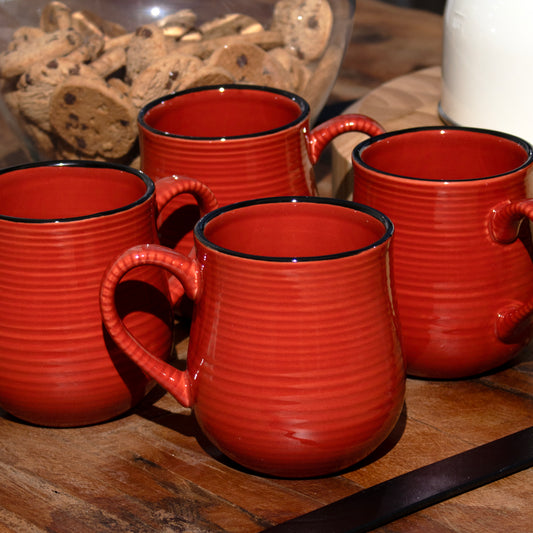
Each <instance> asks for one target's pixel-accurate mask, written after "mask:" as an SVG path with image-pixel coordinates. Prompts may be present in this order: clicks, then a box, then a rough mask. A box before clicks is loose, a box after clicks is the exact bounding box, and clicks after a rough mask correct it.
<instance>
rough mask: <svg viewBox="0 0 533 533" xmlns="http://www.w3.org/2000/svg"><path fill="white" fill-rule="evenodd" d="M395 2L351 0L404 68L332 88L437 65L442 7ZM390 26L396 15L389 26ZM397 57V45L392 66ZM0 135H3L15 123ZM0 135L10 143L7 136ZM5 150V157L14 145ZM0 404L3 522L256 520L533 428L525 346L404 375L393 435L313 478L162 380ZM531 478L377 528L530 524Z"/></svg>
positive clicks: (129, 525) (36, 527)
mask: <svg viewBox="0 0 533 533" xmlns="http://www.w3.org/2000/svg"><path fill="white" fill-rule="evenodd" d="M398 9H399V8H389V6H385V5H384V4H381V3H380V2H376V1H373V0H366V1H364V0H358V10H359V11H358V13H359V20H364V21H365V23H364V24H365V25H364V31H363V32H362V34H360V35H367V37H368V39H367V44H368V46H367V48H366V49H367V51H368V50H369V49H370V50H372V49H373V47H374V48H375V47H377V46H378V45H379V48H380V49H382V52H381V55H380V56H379V57H380V58H381V61H382V64H383V65H384V66H385V65H387V64H390V62H389V61H388V60H384V58H383V56H386V57H388V58H389V59H390V58H392V57H393V56H394V54H395V51H398V42H400V43H404V46H403V52H402V53H403V54H404V55H405V58H406V59H405V60H403V65H404V71H403V72H397V71H394V72H390V73H389V74H387V73H385V70H386V69H384V68H383V69H380V68H376V70H375V71H374V73H375V74H374V77H372V76H371V75H370V74H364V73H363V71H362V70H361V69H360V68H359V67H356V66H353V67H352V68H353V71H352V74H350V61H351V60H350V59H348V60H347V61H345V63H344V65H343V71H342V73H341V76H340V78H339V86H338V87H337V90H336V91H334V93H333V96H332V97H333V99H335V98H336V97H337V96H338V95H339V94H344V95H345V94H346V93H349V94H350V95H353V94H356V93H358V91H359V92H361V94H358V96H357V97H358V98H359V97H361V96H365V95H368V97H369V98H370V96H369V95H371V94H375V92H374V91H373V89H374V88H376V87H379V86H381V85H382V84H383V83H384V82H387V81H388V80H389V79H392V78H396V77H397V76H401V75H403V74H406V73H408V72H411V71H412V70H413V68H418V67H429V66H432V64H435V63H432V62H430V61H429V60H428V61H425V60H426V59H428V57H427V56H426V55H424V61H422V59H421V56H417V54H416V53H415V52H413V54H411V55H410V54H408V53H407V52H406V50H407V49H412V50H415V51H416V50H419V49H420V47H422V46H425V50H426V51H428V50H430V49H432V47H433V49H437V48H438V44H437V43H436V41H435V40H432V41H431V42H432V43H433V45H432V46H430V45H429V44H428V43H426V44H425V45H423V44H422V43H421V42H419V40H418V39H419V37H420V36H426V37H427V35H429V34H430V33H431V34H432V35H438V27H437V26H438V25H439V18H438V17H435V18H434V17H433V16H429V17H428V14H427V13H423V12H416V11H415V12H413V11H410V10H401V11H398ZM399 14H402V16H403V18H402V17H399ZM417 20H418V21H419V22H420V25H417V23H416V21H417ZM406 21H408V22H406ZM428 24H432V26H431V27H432V28H433V32H431V31H430V29H428V28H429V26H428ZM355 28H357V17H356V25H355ZM387 28H393V30H391V33H387V32H388V31H389V30H388V29H387ZM405 28H408V29H409V32H408V33H405V31H407V30H406V29H405ZM415 28H416V29H418V30H419V31H418V32H417V31H415ZM400 30H401V31H400ZM357 33H358V32H357V31H356V32H355V35H356V42H355V44H354V45H353V47H352V48H350V50H349V53H348V55H347V57H348V58H350V57H355V56H357V64H358V65H360V64H361V62H362V63H365V60H364V58H363V57H361V55H360V53H361V50H362V49H363V48H364V47H363V46H362V45H361V41H357V39H359V37H357ZM374 35H381V38H380V39H377V38H375V37H374ZM411 37H413V39H412V41H411V40H409V39H410V38H411ZM361 38H362V37H361ZM385 42H389V45H390V46H389V48H387V47H386V46H385V45H384V44H383V43H385ZM389 52H390V55H388V54H389ZM400 55H401V54H400ZM413 58H414V59H413ZM354 61H355V60H354ZM368 61H369V62H370V61H371V59H369V60H368ZM401 61H402V58H401V57H398V62H396V63H395V66H396V68H399V64H400V62H401ZM353 64H354V65H355V63H353ZM377 66H378V67H379V65H377ZM350 76H353V79H354V80H362V79H365V80H367V81H368V84H367V86H366V90H364V88H363V85H364V84H360V83H359V82H357V81H356V82H354V83H353V84H350V83H349V82H347V80H349V79H350ZM383 76H384V77H385V78H384V79H383ZM387 77H388V78H387ZM350 91H353V92H350ZM343 99H344V96H341V97H340V98H339V100H343ZM347 100H350V97H348V98H347ZM0 130H1V129H0ZM2 135H3V136H5V139H9V131H7V130H5V129H4V130H3V133H2ZM0 146H1V147H2V149H6V147H8V146H9V142H8V141H7V140H6V141H5V142H3V143H0ZM15 148H16V147H15ZM5 153H7V154H8V155H10V157H12V159H11V160H10V162H12V160H13V158H16V157H20V154H19V155H18V156H17V155H16V152H15V156H12V154H13V152H12V151H7V152H5ZM4 162H5V159H4ZM178 338H179V340H180V342H179V343H178V345H177V350H176V351H177V362H179V363H180V364H182V362H183V360H184V359H185V356H186V349H187V325H186V324H182V325H179V326H178ZM0 415H1V416H0V532H4V531H14V532H30V533H31V532H42V531H43V532H44V531H46V532H51V533H60V532H61V533H73V532H76V533H78V532H81V533H83V532H91V533H92V532H108V531H109V532H111V531H113V532H132V533H137V532H177V531H184V532H191V533H195V532H216V531H229V532H245V533H253V532H258V531H263V530H265V529H267V528H268V527H270V526H273V525H276V524H280V523H282V522H284V521H286V520H289V519H291V518H294V517H297V516H299V515H301V514H303V513H307V512H310V511H313V510H315V509H319V508H321V507H322V506H324V505H326V504H328V503H331V502H335V501H337V500H339V499H341V498H343V497H345V496H349V495H352V494H354V493H357V492H358V491H360V490H361V489H364V488H367V487H371V486H374V485H376V484H378V483H380V482H382V481H385V480H388V479H391V478H394V477H395V476H398V475H400V474H403V473H406V472H409V471H411V470H413V469H416V468H418V467H422V466H424V465H428V464H430V463H433V462H435V461H438V460H441V459H444V458H447V457H450V456H452V455H454V454H457V453H459V452H463V451H465V450H469V449H472V448H474V447H476V446H479V445H482V444H484V443H487V442H490V441H492V440H494V439H497V438H500V437H504V436H506V435H508V434H511V433H513V432H516V431H518V430H521V429H524V428H527V427H530V426H531V425H533V424H532V423H533V355H532V350H531V349H530V348H528V349H524V350H523V351H522V352H521V353H520V354H519V356H517V358H516V359H515V360H513V361H512V362H511V363H509V364H508V365H506V366H505V367H504V368H500V369H497V370H495V371H493V372H490V373H488V374H486V375H483V376H479V377H476V378H472V379H463V380H457V381H432V380H420V379H411V378H409V379H408V381H407V396H406V402H405V408H404V411H403V413H402V416H401V418H400V421H399V423H398V424H397V426H396V428H395V429H394V431H393V432H392V434H391V435H390V437H389V438H388V439H387V441H386V442H385V443H384V444H383V445H382V446H381V447H380V448H379V449H378V450H376V452H375V453H373V454H372V456H371V457H369V458H368V459H366V460H365V461H363V462H362V463H360V464H357V465H354V466H353V467H352V468H349V469H348V470H346V471H344V472H342V473H339V474H337V475H332V476H327V477H324V478H320V479H308V480H287V479H272V478H269V477H266V476H262V475H258V474H255V473H253V472H249V471H246V470H244V469H242V468H240V467H239V466H238V465H235V464H233V463H231V462H230V461H228V460H227V459H226V458H224V457H223V456H221V455H220V454H219V453H218V452H217V450H216V449H215V448H214V447H213V446H212V445H211V444H210V443H209V442H207V440H206V439H205V437H204V436H203V435H202V434H201V432H200V430H199V428H198V426H197V424H196V422H195V420H194V416H193V415H192V414H191V412H190V411H189V410H188V409H185V408H182V407H180V406H179V405H178V404H177V402H176V401H175V400H174V399H173V398H172V397H170V396H169V395H168V394H164V393H163V392H162V391H161V390H160V389H156V390H154V391H153V392H152V393H151V394H150V395H149V396H148V397H147V398H146V399H145V401H143V402H142V404H141V405H139V406H138V407H137V408H136V409H134V410H133V411H131V412H130V413H128V414H126V415H125V416H122V417H120V418H118V419H116V420H113V421H110V422H107V423H104V424H99V425H95V426H92V427H85V428H68V429H53V428H41V427H35V426H31V425H28V424H25V423H23V422H21V421H19V420H16V419H14V418H13V417H11V416H10V415H8V414H6V413H2V412H0ZM532 484H533V472H532V471H531V470H524V471H521V472H519V473H516V474H514V475H512V476H509V477H506V478H503V479H501V480H499V481H496V482H493V483H491V484H488V485H485V486H483V487H481V488H478V489H476V490H473V491H471V492H467V493H465V494H462V495H460V496H457V497H455V498H452V499H449V500H446V501H444V502H442V503H439V504H437V505H434V506H432V507H429V508H426V509H423V510H421V511H419V512H417V513H415V514H412V515H409V516H406V517H404V518H401V519H399V520H396V521H395V522H393V523H391V524H388V525H386V526H383V527H381V528H379V529H378V530H377V531H381V532H383V533H385V532H386V533H393V532H394V533H399V532H409V533H411V532H418V531H421V532H429V533H451V532H455V533H456V532H462V533H463V532H464V533H482V532H483V533H489V532H490V533H493V532H500V531H502V532H503V531H506V532H507V531H509V532H513V533H526V532H529V531H531V524H532V521H533V512H532V509H533V505H532V504H533V498H532V496H531V487H532ZM325 532H326V530H325Z"/></svg>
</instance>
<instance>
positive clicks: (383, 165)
mask: <svg viewBox="0 0 533 533" xmlns="http://www.w3.org/2000/svg"><path fill="white" fill-rule="evenodd" d="M532 164H533V150H532V148H531V146H530V145H529V144H528V143H527V142H526V141H523V140H522V139H519V138H517V137H513V136H511V135H507V134H505V133H500V132H495V131H489V130H481V129H474V128H459V127H440V126H436V127H427V128H415V129H408V130H400V131H394V132H389V133H386V134H384V135H380V136H378V137H374V138H373V139H369V140H367V141H363V142H362V143H361V144H359V145H358V146H357V147H356V148H355V150H354V151H353V167H354V199H355V200H357V201H359V202H364V203H367V204H368V205H371V206H373V207H374V208H376V209H379V210H382V211H383V212H385V213H386V214H387V215H388V216H390V218H391V220H392V221H393V223H394V226H395V230H396V233H395V240H394V244H393V246H392V254H391V256H392V259H391V268H392V274H393V280H394V288H395V295H396V300H397V310H398V318H399V323H400V338H401V343H402V350H403V353H404V357H405V359H406V362H407V367H408V372H409V373H410V374H412V375H415V376H422V377H427V378H460V377H466V376H470V375H474V374H479V373H482V372H486V371H488V370H491V369H494V368H496V367H498V366H500V365H502V364H504V363H506V362H507V361H509V360H510V359H512V358H513V356H514V355H515V354H516V353H517V352H518V351H519V350H520V348H522V347H523V346H524V345H525V344H526V343H527V342H528V340H529V338H530V335H531V325H530V322H531V315H532V312H533V265H532V255H531V253H532V245H531V234H530V230H529V224H526V223H522V222H523V221H524V220H526V221H527V219H531V218H532V215H533V199H527V181H528V173H529V171H530V170H531V168H532Z"/></svg>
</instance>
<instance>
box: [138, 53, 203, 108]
mask: <svg viewBox="0 0 533 533" xmlns="http://www.w3.org/2000/svg"><path fill="white" fill-rule="evenodd" d="M202 66H203V63H202V61H201V60H200V59H198V58H197V57H195V56H191V55H185V54H182V53H181V52H174V53H172V54H169V55H166V56H164V57H162V58H160V59H159V60H158V61H156V62H154V63H153V64H152V65H150V66H149V67H148V68H146V69H145V70H144V71H143V72H141V73H140V74H139V75H138V76H137V77H136V78H135V79H134V80H133V82H132V84H131V90H130V99H131V102H132V103H133V105H134V106H135V107H136V108H137V109H140V108H141V107H143V106H144V105H145V104H147V103H148V102H151V101H152V100H154V99H156V98H159V97H160V96H163V95H165V94H168V93H170V92H172V91H174V90H176V87H177V86H178V85H179V84H180V82H181V80H182V79H183V78H184V77H185V76H186V75H190V74H192V73H193V72H195V71H197V70H198V69H200V68H201V67H202Z"/></svg>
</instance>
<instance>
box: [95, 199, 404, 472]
mask: <svg viewBox="0 0 533 533" xmlns="http://www.w3.org/2000/svg"><path fill="white" fill-rule="evenodd" d="M391 234H392V225H391V224H390V221H389V220H388V219H387V218H386V217H384V216H383V215H381V214H380V213H377V212H376V211H374V210H371V209H368V208H366V207H364V206H357V205H356V204H353V203H352V202H343V201H335V200H329V199H320V198H305V199H304V198H299V199H290V198H289V199H287V198H277V199H265V200H258V201H250V202H244V203H239V204H236V205H234V206H228V207H225V208H221V209H219V210H216V211H213V212H212V213H210V214H208V215H207V216H205V217H204V218H203V219H202V220H201V222H200V223H199V225H198V226H197V227H196V230H195V237H196V247H197V255H196V258H190V257H189V258H187V257H185V256H183V255H181V254H177V253H175V252H173V251H170V250H168V249H165V248H163V247H161V246H150V245H148V246H140V247H135V248H133V249H131V250H130V251H128V252H126V253H125V254H124V255H122V256H121V257H120V258H119V259H118V260H117V261H116V262H115V263H114V264H113V265H112V266H111V267H110V269H109V270H108V272H107V274H106V277H105V279H104V281H103V284H102V292H101V305H102V313H103V317H104V321H105V324H106V327H107V328H108V330H109V332H110V333H111V335H112V336H113V338H114V339H115V340H116V341H117V343H118V344H119V345H120V346H122V348H123V349H124V351H125V352H126V353H128V354H129V355H130V357H132V359H133V360H134V361H136V362H137V363H138V364H139V365H140V367H141V368H142V369H143V371H144V372H146V373H147V374H149V375H151V376H152V377H154V378H155V379H156V380H157V381H158V382H159V383H160V384H161V385H162V386H163V387H165V388H166V389H168V390H169V391H170V392H171V393H172V394H173V395H174V396H175V397H176V398H177V399H178V401H180V402H181V403H182V404H184V405H187V406H193V407H194V412H195V415H196V418H197V419H198V422H199V424H200V425H201V427H202V429H203V431H204V432H205V434H206V435H207V436H208V437H209V438H210V439H211V440H212V442H213V443H214V444H215V445H216V446H217V447H218V448H219V449H220V450H221V451H222V452H224V453H225V454H227V455H228V456H229V457H230V458H232V459H233V460H235V461H236V462H238V463H240V464H242V465H244V466H246V467H249V468H251V469H254V470H256V471H260V472H264V473H268V474H272V475H277V476H283V477H306V476H316V475H321V474H327V473H331V472H334V471H338V470H340V469H342V468H344V467H347V466H349V465H351V464H353V463H355V462H357V461H358V460H360V459H362V458H363V457H365V456H367V455H368V454H369V453H370V452H371V451H372V450H374V449H375V448H376V447H377V446H378V445H379V444H380V443H381V442H382V441H383V440H384V439H385V437H386V436H387V435H388V434H389V432H390V431H391V430H392V428H393V426H394V425H395V423H396V421H397V419H398V416H399V414H400V412H401V409H402V406H403V401H404V387H405V370H404V363H403V359H402V357H401V354H400V350H399V343H398V340H397V335H396V329H395V325H394V317H393V308H392V304H391V299H390V286H389V270H388V250H389V243H390V237H391ZM146 264H149V265H159V266H161V267H163V268H165V269H167V270H168V271H169V272H171V273H172V274H174V275H175V276H177V277H178V278H179V279H180V280H181V281H182V282H183V283H184V285H185V287H186V291H187V294H188V295H189V296H190V297H191V298H192V299H193V300H194V302H195V311H194V315H193V319H192V325H191V333H190V342H189V352H188V358H187V371H186V372H183V371H179V370H177V369H175V368H172V367H169V366H168V365H167V364H165V363H162V362H161V361H160V360H159V359H157V358H154V357H153V356H152V355H151V354H150V353H149V351H147V350H145V349H143V348H142V347H141V346H140V345H139V344H138V343H137V342H136V341H135V340H134V339H132V338H131V336H129V335H128V334H127V332H126V331H125V330H124V326H123V324H122V323H121V321H120V317H119V316H118V315H117V313H116V311H115V308H114V304H113V299H114V291H115V287H116V284H117V283H118V282H119V280H120V279H121V278H122V276H123V275H124V273H125V272H128V271H129V269H131V268H132V266H133V265H146Z"/></svg>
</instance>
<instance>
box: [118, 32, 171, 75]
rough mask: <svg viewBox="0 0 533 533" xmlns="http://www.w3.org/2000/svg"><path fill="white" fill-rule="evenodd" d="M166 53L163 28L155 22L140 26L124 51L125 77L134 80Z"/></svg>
mask: <svg viewBox="0 0 533 533" xmlns="http://www.w3.org/2000/svg"><path fill="white" fill-rule="evenodd" d="M166 53H167V45H166V39H165V34H164V33H163V30H162V29H161V28H159V27H158V26H157V25H155V24H145V25H144V26H140V27H139V28H138V29H137V30H136V31H135V34H134V35H133V37H132V38H131V40H130V42H129V44H128V49H127V51H126V77H127V78H128V79H129V80H134V79H135V78H136V77H137V76H138V75H139V74H140V73H141V72H142V71H143V70H144V69H145V68H147V67H149V66H150V65H152V64H153V63H154V62H155V61H157V60H158V59H161V58H162V57H163V56H165V55H166Z"/></svg>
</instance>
